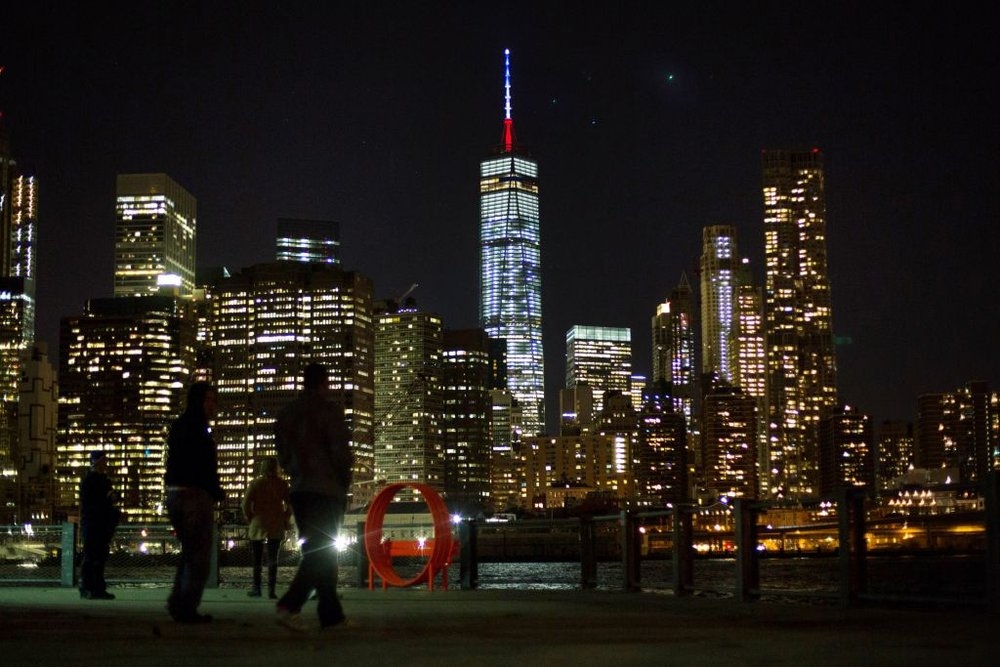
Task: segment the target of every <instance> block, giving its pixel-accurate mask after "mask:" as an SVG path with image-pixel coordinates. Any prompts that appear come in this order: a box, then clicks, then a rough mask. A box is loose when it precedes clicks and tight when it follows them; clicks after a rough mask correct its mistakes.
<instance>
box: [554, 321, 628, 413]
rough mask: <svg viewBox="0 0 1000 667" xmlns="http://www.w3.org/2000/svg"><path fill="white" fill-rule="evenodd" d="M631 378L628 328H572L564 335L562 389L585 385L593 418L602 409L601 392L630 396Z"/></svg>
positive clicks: (602, 399)
mask: <svg viewBox="0 0 1000 667" xmlns="http://www.w3.org/2000/svg"><path fill="white" fill-rule="evenodd" d="M631 379H632V331H631V329H628V328H622V327H594V326H582V325H575V326H573V327H571V328H570V329H569V331H567V332H566V388H567V389H573V388H575V387H577V386H579V385H581V384H587V385H589V386H590V390H591V392H592V393H593V406H594V407H593V412H594V415H595V416H596V415H600V414H601V412H602V411H603V410H604V393H605V392H608V391H619V392H621V393H622V394H625V395H629V396H630V391H629V390H630V382H631Z"/></svg>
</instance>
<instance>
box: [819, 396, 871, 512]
mask: <svg viewBox="0 0 1000 667" xmlns="http://www.w3.org/2000/svg"><path fill="white" fill-rule="evenodd" d="M873 444H874V443H873V441H872V420H871V416H870V415H866V414H863V413H861V412H858V410H857V409H856V408H853V407H851V406H849V405H839V406H836V407H834V408H832V409H830V410H828V411H826V412H825V414H824V415H823V417H822V418H821V419H820V429H819V454H820V466H819V468H820V483H819V492H820V493H822V494H830V493H833V491H834V489H836V488H838V487H842V486H865V487H870V488H871V487H874V485H875V453H874V451H873Z"/></svg>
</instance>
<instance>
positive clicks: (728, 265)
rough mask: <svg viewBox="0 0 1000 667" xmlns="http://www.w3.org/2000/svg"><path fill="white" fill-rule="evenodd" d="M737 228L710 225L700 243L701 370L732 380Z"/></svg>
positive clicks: (703, 233) (703, 232)
mask: <svg viewBox="0 0 1000 667" xmlns="http://www.w3.org/2000/svg"><path fill="white" fill-rule="evenodd" d="M738 267H739V259H738V255H737V249H736V228H735V227H733V226H731V225H712V226H710V227H705V228H704V230H702V243H701V263H700V268H701V372H702V373H715V374H717V375H718V377H720V378H722V379H723V380H725V381H726V382H732V381H733V376H734V375H735V370H734V369H733V353H732V346H733V343H734V339H735V331H736V317H735V314H736V313H735V308H736V272H737V269H738Z"/></svg>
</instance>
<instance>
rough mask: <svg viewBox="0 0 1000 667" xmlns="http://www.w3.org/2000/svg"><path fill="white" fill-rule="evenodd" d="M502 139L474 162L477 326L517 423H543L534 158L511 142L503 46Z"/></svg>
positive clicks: (537, 426)
mask: <svg viewBox="0 0 1000 667" xmlns="http://www.w3.org/2000/svg"><path fill="white" fill-rule="evenodd" d="M504 91H505V95H504V99H505V106H504V123H503V142H502V144H501V146H500V148H499V151H498V153H497V154H496V155H494V156H493V157H489V158H487V159H485V160H483V161H482V162H481V163H480V165H479V221H480V227H479V243H480V278H479V293H480V304H479V323H480V326H481V327H482V328H483V329H485V330H486V333H487V335H489V337H490V338H498V339H502V340H504V341H505V342H506V344H507V387H508V389H509V390H510V392H511V394H513V396H514V398H515V399H516V400H517V401H518V403H519V404H520V408H521V415H522V420H523V428H524V429H525V432H527V433H539V432H541V431H543V430H544V428H545V382H544V380H545V362H544V357H543V354H542V275H541V241H540V236H539V215H538V163H537V162H535V160H533V159H532V158H530V157H529V156H528V155H527V154H526V153H525V152H524V151H523V150H522V149H521V147H520V145H519V144H518V143H517V142H516V141H515V138H514V121H513V119H512V115H511V95H510V51H509V50H508V51H505V70H504Z"/></svg>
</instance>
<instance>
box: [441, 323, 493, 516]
mask: <svg viewBox="0 0 1000 667" xmlns="http://www.w3.org/2000/svg"><path fill="white" fill-rule="evenodd" d="M443 343H444V345H443V350H442V354H441V399H442V409H443V411H444V413H443V415H442V419H441V430H442V435H443V438H444V485H443V486H444V490H445V493H446V494H447V495H448V498H449V499H450V500H452V501H453V502H456V501H457V502H458V503H460V504H461V505H462V506H464V507H465V508H468V509H474V510H481V509H483V508H484V507H486V506H487V505H488V504H489V502H490V459H491V456H492V452H493V447H492V442H491V436H490V433H491V424H490V419H491V417H492V412H493V400H492V397H491V395H490V342H489V338H487V336H486V332H485V331H483V330H482V329H461V330H445V332H444V338H443Z"/></svg>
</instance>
